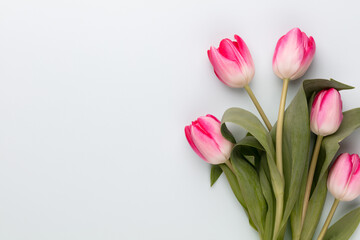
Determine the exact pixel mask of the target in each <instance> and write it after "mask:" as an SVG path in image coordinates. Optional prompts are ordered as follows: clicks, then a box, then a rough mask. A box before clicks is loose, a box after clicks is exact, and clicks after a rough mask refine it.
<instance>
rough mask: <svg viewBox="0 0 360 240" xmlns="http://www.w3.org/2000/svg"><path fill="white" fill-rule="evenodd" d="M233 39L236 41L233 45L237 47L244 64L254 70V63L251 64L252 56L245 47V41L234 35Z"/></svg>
mask: <svg viewBox="0 0 360 240" xmlns="http://www.w3.org/2000/svg"><path fill="white" fill-rule="evenodd" d="M234 38H235V40H236V44H234V45H235V46H236V47H237V49H238V50H239V52H240V54H241V55H242V56H243V58H244V60H245V62H246V64H247V65H248V66H249V67H250V68H254V62H253V59H252V56H251V54H250V50H249V48H248V46H247V45H246V43H245V41H244V40H242V38H241V37H239V36H238V35H236V34H235V35H234Z"/></svg>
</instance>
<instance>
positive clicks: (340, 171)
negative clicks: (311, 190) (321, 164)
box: [327, 153, 360, 201]
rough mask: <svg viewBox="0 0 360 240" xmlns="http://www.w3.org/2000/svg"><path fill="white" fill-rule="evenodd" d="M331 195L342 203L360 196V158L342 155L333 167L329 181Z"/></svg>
mask: <svg viewBox="0 0 360 240" xmlns="http://www.w3.org/2000/svg"><path fill="white" fill-rule="evenodd" d="M327 187H328V189H329V191H330V192H331V194H332V195H333V196H334V197H335V198H336V199H338V200H341V201H352V200H354V199H355V198H357V197H358V196H359V195H360V158H359V155H357V154H352V155H350V154H348V153H343V154H341V155H340V156H339V157H338V158H337V159H336V161H335V163H334V165H333V166H332V167H331V170H330V173H329V177H328V180H327Z"/></svg>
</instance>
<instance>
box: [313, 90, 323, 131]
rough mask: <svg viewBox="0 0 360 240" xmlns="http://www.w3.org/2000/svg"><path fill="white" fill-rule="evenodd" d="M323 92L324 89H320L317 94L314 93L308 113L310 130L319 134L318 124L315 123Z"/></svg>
mask: <svg viewBox="0 0 360 240" xmlns="http://www.w3.org/2000/svg"><path fill="white" fill-rule="evenodd" d="M324 94H325V91H320V92H319V93H318V94H316V96H315V99H314V101H313V103H312V107H311V113H310V128H311V131H312V132H313V133H315V134H319V126H318V124H317V121H316V119H317V117H318V113H319V110H320V103H321V101H320V100H321V99H322V97H323V95H324Z"/></svg>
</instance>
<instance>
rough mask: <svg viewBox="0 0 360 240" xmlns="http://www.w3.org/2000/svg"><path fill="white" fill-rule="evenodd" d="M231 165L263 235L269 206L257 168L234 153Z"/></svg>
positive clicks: (249, 209)
mask: <svg viewBox="0 0 360 240" xmlns="http://www.w3.org/2000/svg"><path fill="white" fill-rule="evenodd" d="M231 163H232V164H233V166H234V169H235V172H236V175H237V178H238V180H239V186H240V189H241V192H242V194H243V197H244V200H245V204H246V206H247V209H248V212H249V215H250V217H251V219H252V220H253V221H254V223H255V226H256V227H257V229H258V230H259V232H260V233H261V234H262V233H263V232H264V223H265V217H266V211H267V205H266V202H265V198H264V196H263V193H262V189H261V185H260V180H259V176H258V175H257V172H256V170H255V168H254V167H253V166H252V165H251V164H250V163H248V162H247V161H246V160H245V159H243V158H242V156H241V153H240V152H236V151H233V152H232V154H231Z"/></svg>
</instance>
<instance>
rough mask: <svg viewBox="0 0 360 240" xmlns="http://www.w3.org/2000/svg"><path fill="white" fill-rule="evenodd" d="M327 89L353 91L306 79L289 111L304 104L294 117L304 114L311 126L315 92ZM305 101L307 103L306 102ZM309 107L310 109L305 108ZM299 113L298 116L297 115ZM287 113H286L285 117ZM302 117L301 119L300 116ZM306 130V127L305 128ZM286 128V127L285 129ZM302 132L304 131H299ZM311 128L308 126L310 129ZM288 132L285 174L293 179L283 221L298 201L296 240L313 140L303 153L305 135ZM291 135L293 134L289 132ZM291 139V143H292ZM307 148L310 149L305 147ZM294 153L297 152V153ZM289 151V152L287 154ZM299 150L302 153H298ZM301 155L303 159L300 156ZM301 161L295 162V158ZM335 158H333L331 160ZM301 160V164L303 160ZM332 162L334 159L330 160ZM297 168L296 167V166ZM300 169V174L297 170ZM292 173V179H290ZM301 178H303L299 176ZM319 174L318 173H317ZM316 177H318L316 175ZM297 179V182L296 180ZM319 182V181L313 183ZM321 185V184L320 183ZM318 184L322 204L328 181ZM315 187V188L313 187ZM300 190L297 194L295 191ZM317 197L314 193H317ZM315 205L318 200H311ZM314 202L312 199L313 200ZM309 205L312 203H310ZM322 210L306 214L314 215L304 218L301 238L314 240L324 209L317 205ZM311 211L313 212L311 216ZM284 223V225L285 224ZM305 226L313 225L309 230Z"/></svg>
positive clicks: (332, 82) (294, 213)
mask: <svg viewBox="0 0 360 240" xmlns="http://www.w3.org/2000/svg"><path fill="white" fill-rule="evenodd" d="M328 88H335V89H337V90H343V89H351V88H353V87H351V86H348V85H345V84H343V83H340V82H337V81H335V80H333V79H330V80H326V79H310V80H304V82H303V87H302V88H300V90H299V92H298V94H297V95H296V97H295V98H294V100H293V101H292V103H291V104H290V105H289V107H288V110H290V108H291V107H292V104H293V103H294V102H299V101H301V102H302V104H299V106H298V107H301V108H302V110H301V111H298V112H297V111H296V110H297V109H296V108H294V114H293V117H295V118H296V117H301V114H303V115H305V114H306V118H307V120H305V118H303V119H302V121H306V122H303V123H306V124H307V125H309V112H310V109H311V103H312V99H313V97H314V95H315V94H316V92H318V91H320V90H323V89H328ZM304 100H306V101H304ZM305 108H307V109H305ZM288 110H287V111H288ZM296 112H297V113H296ZM286 114H287V113H285V117H286V116H287V115H286ZM301 118H302V117H301ZM294 121H296V119H290V121H289V122H288V124H289V125H288V127H290V128H291V125H293V124H294V123H295V122H294ZM303 127H304V125H303ZM284 128H285V126H284ZM298 129H301V128H298ZM307 129H308V127H307ZM287 132H289V130H286V129H285V130H284V135H285V136H284V139H285V141H284V147H283V148H284V153H283V154H284V161H285V162H284V175H285V179H286V182H287V183H288V182H289V179H291V180H290V185H289V186H286V191H285V193H286V194H285V195H286V196H288V197H287V202H286V209H285V212H284V218H286V216H287V214H288V210H290V208H291V205H292V204H293V203H294V202H293V201H295V205H293V208H292V213H291V229H292V235H293V239H294V240H298V239H299V238H300V235H301V229H300V226H301V215H302V208H303V199H304V194H305V187H306V181H307V176H308V172H307V171H308V168H309V160H308V149H309V142H308V141H309V140H310V137H309V136H308V140H306V144H305V145H304V146H303V147H304V149H305V150H304V152H303V153H301V148H297V146H298V144H299V143H298V144H296V143H295V142H296V134H302V136H303V137H304V139H305V132H304V133H300V132H298V133H296V130H295V131H294V132H293V133H291V134H293V135H292V138H291V136H290V138H289V137H288V136H287ZM290 132H291V131H290ZM289 139H292V140H289ZM306 145H307V147H305V146H306ZM294 150H295V151H294ZM288 151H290V153H289V152H288ZM299 151H300V152H299ZM296 152H298V153H300V155H297V154H296ZM305 153H306V154H305ZM300 156H301V157H300ZM288 157H290V159H291V160H290V161H288V159H287V158H288ZM296 158H297V159H298V160H295V159H296ZM320 158H321V156H319V160H318V162H321V160H320ZM331 158H333V156H332V157H331ZM301 159H302V161H301ZM330 162H331V160H330ZM296 165H297V167H296ZM288 167H290V169H288ZM301 168H302V169H303V170H302V171H303V173H301V172H300V170H301ZM297 170H299V171H297ZM326 170H327V168H326V169H325V171H324V172H323V174H325V173H326ZM293 171H296V172H297V173H295V175H294V176H293V174H294V173H293ZM289 174H290V177H289ZM300 175H302V176H301V177H300ZM318 175H319V174H318ZM315 178H316V176H315ZM295 179H296V180H295ZM314 182H316V181H314ZM320 183H321V184H320ZM319 184H320V185H318V186H317V187H316V194H317V196H319V202H320V203H321V204H323V201H322V200H323V199H324V200H325V198H323V197H325V196H326V181H325V185H324V181H320V180H319ZM314 186H315V184H314ZM314 188H315V187H314ZM294 190H295V191H297V192H298V193H295V192H294ZM313 194H315V191H314V193H313ZM296 196H297V199H298V200H296V199H295V200H294V197H296ZM311 199H313V200H312V204H315V202H314V201H315V200H314V199H315V198H312V196H311ZM310 201H311V200H310ZM309 204H310V203H309ZM318 206H319V207H320V211H318V210H319V209H315V210H314V211H312V210H309V209H310V206H309V208H308V210H307V215H311V216H312V217H311V218H308V217H306V219H305V223H304V231H305V233H303V234H302V235H301V237H302V239H303V238H304V239H311V238H312V234H313V233H314V231H315V229H316V226H317V224H318V221H319V219H320V215H321V209H322V205H321V206H320V205H318ZM310 212H311V213H310ZM307 221H310V225H311V226H310V225H309V223H307ZM283 223H284V222H283ZM306 226H310V227H309V228H308V229H305V228H307V227H306ZM310 235H311V236H310Z"/></svg>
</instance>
